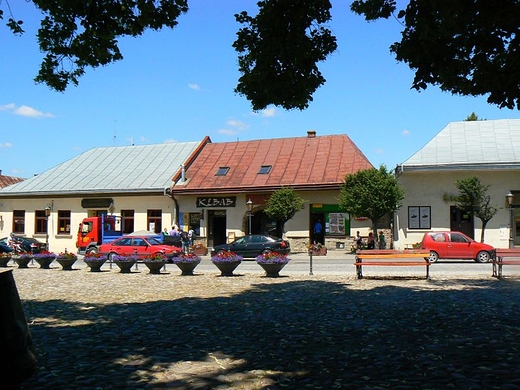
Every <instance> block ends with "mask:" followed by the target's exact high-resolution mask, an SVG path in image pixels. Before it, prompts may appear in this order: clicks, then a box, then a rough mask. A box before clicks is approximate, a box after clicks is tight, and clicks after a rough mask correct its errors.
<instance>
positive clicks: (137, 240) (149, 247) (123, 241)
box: [99, 236, 182, 259]
mask: <svg viewBox="0 0 520 390" xmlns="http://www.w3.org/2000/svg"><path fill="white" fill-rule="evenodd" d="M99 253H102V254H105V255H107V256H108V258H109V259H112V258H113V257H114V256H117V255H119V256H121V255H126V256H131V255H135V254H137V257H138V258H139V259H144V258H145V257H146V256H150V255H155V254H159V253H162V254H164V255H165V256H166V257H167V258H168V259H171V258H172V257H175V256H179V255H180V254H182V249H181V248H178V247H176V246H171V245H164V244H162V243H161V242H160V241H158V240H157V239H156V238H153V237H151V236H123V237H121V238H118V239H117V240H114V241H112V242H111V243H109V244H102V245H100V246H99Z"/></svg>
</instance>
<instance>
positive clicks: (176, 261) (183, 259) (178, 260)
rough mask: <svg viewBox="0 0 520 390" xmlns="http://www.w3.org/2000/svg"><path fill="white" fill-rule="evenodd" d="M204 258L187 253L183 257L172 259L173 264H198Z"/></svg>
mask: <svg viewBox="0 0 520 390" xmlns="http://www.w3.org/2000/svg"><path fill="white" fill-rule="evenodd" d="M201 260H202V258H201V257H200V256H198V255H196V254H194V253H185V254H183V255H180V256H177V257H174V258H172V263H173V264H180V263H198V262H200V261H201Z"/></svg>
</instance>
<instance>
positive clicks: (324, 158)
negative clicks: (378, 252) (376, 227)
mask: <svg viewBox="0 0 520 390" xmlns="http://www.w3.org/2000/svg"><path fill="white" fill-rule="evenodd" d="M369 168H372V165H371V164H370V162H369V161H368V160H367V159H366V157H365V156H364V155H363V153H362V152H361V151H360V150H359V149H358V148H357V146H356V145H355V144H354V143H353V142H352V141H351V140H350V138H349V137H348V136H347V135H326V136H319V137H318V136H316V132H315V131H309V132H307V136H306V137H294V138H277V139H264V140H254V141H238V142H223V143H208V144H206V145H205V147H204V148H203V149H202V150H201V152H200V154H198V156H197V158H196V160H195V161H194V162H193V164H191V165H190V166H189V168H187V169H186V170H185V172H184V176H183V177H180V176H177V177H176V178H174V185H173V187H172V192H171V193H172V197H173V199H175V201H176V202H177V203H178V204H179V209H180V210H182V216H181V218H180V219H181V222H182V224H183V225H184V226H187V225H191V226H192V227H193V228H194V229H195V231H196V232H197V235H198V236H199V237H203V239H204V241H205V244H207V245H208V246H210V247H211V246H213V245H218V244H221V243H224V242H226V241H229V240H232V239H233V238H235V237H238V236H243V235H245V234H248V233H271V232H272V231H273V228H274V222H273V221H270V220H269V219H268V218H267V216H266V215H265V213H264V212H263V210H264V208H265V203H266V200H267V199H269V196H270V195H271V194H272V193H273V192H274V191H276V190H278V189H281V188H283V187H290V188H292V189H294V190H295V191H296V192H297V194H299V195H300V196H301V197H302V198H303V199H304V200H305V205H304V208H303V210H301V212H298V213H297V214H296V215H295V216H294V218H293V219H291V220H290V221H289V222H288V223H287V224H286V225H285V229H286V231H285V237H286V238H287V239H289V240H290V241H291V245H292V248H293V250H295V251H305V250H306V245H308V244H309V243H310V241H311V240H312V239H313V237H312V232H313V226H314V223H315V222H316V221H318V220H320V221H321V222H322V224H323V226H324V229H325V245H326V246H327V247H329V248H335V247H336V245H338V246H339V247H344V245H345V240H346V238H347V237H349V238H348V240H350V236H351V235H352V234H351V229H356V228H359V227H360V226H363V225H361V224H364V225H367V221H364V222H361V223H358V222H356V221H352V224H353V226H351V221H350V217H349V215H348V214H346V213H345V212H343V211H342V210H341V209H340V207H339V205H338V200H337V198H338V194H339V189H340V186H341V185H342V182H343V180H344V178H345V176H346V175H347V174H351V173H355V172H357V171H358V170H362V169H369ZM249 201H250V207H251V212H249V211H248V202H249Z"/></svg>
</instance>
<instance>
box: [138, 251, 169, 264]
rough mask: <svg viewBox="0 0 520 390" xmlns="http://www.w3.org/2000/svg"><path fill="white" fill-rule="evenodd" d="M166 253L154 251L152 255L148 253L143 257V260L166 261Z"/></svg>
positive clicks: (148, 261)
mask: <svg viewBox="0 0 520 390" xmlns="http://www.w3.org/2000/svg"><path fill="white" fill-rule="evenodd" d="M166 260H167V259H166V255H165V254H164V253H154V254H153V255H148V256H146V257H145V258H144V260H143V261H144V262H146V263H154V262H159V263H160V262H162V261H166Z"/></svg>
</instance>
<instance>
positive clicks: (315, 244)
mask: <svg viewBox="0 0 520 390" xmlns="http://www.w3.org/2000/svg"><path fill="white" fill-rule="evenodd" d="M322 247H323V246H322V245H321V243H320V242H313V243H312V244H310V245H307V249H309V250H310V251H319V250H320V249H321V248H322Z"/></svg>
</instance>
